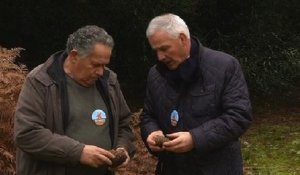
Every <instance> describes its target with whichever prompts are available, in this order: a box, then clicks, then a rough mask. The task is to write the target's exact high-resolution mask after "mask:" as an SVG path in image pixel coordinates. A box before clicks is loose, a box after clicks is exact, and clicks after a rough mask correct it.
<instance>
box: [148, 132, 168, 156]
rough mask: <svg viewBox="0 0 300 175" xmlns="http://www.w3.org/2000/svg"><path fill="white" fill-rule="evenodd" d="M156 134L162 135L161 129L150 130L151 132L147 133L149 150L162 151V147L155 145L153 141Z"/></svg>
mask: <svg viewBox="0 0 300 175" xmlns="http://www.w3.org/2000/svg"><path fill="white" fill-rule="evenodd" d="M156 136H164V134H163V132H162V131H161V130H158V131H154V132H151V134H149V136H148V137H147V143H148V146H149V148H150V149H151V151H153V152H158V151H163V148H161V147H160V146H158V145H156V143H155V140H154V139H155V137H156Z"/></svg>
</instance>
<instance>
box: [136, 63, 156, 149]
mask: <svg viewBox="0 0 300 175" xmlns="http://www.w3.org/2000/svg"><path fill="white" fill-rule="evenodd" d="M153 71H154V70H153V68H152V69H151V70H150V72H149V75H148V80H147V88H146V96H145V99H144V107H143V111H142V113H141V115H140V120H141V123H140V129H141V137H142V139H143V141H144V143H145V145H146V146H147V148H148V144H147V142H146V140H147V137H148V135H149V134H151V133H152V132H153V131H157V130H161V129H160V127H159V125H158V122H157V119H156V117H155V114H154V113H153V105H154V104H153V103H154V102H153V100H152V95H151V89H155V88H152V85H153V84H152V80H153V77H152V74H153ZM149 151H150V149H149Z"/></svg>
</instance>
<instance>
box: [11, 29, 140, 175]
mask: <svg viewBox="0 0 300 175" xmlns="http://www.w3.org/2000/svg"><path fill="white" fill-rule="evenodd" d="M113 45H114V42H113V39H112V37H111V36H110V35H108V34H107V32H106V31H105V30H104V29H102V28H100V27H97V26H84V27H82V28H80V29H78V30H77V31H75V32H74V33H73V34H71V35H70V36H69V38H68V41H67V45H66V50H65V51H60V52H57V53H55V54H53V55H51V57H50V58H49V59H48V60H47V61H46V62H45V63H44V64H41V65H39V66H37V67H36V68H35V69H33V70H32V71H31V72H30V73H29V74H28V76H27V78H26V80H25V83H24V85H23V88H22V90H21V93H20V96H19V99H18V103H17V107H16V114H15V141H16V145H17V168H16V169H17V174H20V175H21V174H22V175H82V174H85V175H99V174H101V175H109V174H112V172H110V171H109V167H110V166H111V165H112V159H114V158H115V156H114V155H113V154H112V153H111V152H110V151H109V150H111V149H116V150H119V151H123V153H124V154H125V155H126V156H127V159H126V161H125V162H124V163H123V164H122V165H121V166H124V165H126V164H127V163H128V161H129V159H130V157H132V156H133V154H134V151H135V148H134V146H133V144H132V141H133V135H132V131H131V129H130V127H129V122H130V116H131V112H130V110H129V108H128V106H127V104H126V101H125V99H124V97H123V94H122V92H121V90H120V85H119V83H118V80H117V76H116V74H115V73H114V72H113V71H111V70H110V69H108V68H107V67H106V65H107V64H108V63H109V61H110V57H111V52H112V49H113Z"/></svg>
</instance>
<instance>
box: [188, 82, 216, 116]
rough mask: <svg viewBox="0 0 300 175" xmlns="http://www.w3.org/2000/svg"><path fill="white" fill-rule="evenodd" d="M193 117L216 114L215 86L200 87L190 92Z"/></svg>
mask: <svg viewBox="0 0 300 175" xmlns="http://www.w3.org/2000/svg"><path fill="white" fill-rule="evenodd" d="M190 96H191V113H192V115H193V117H202V118H203V117H207V116H211V115H214V114H215V113H216V107H215V103H216V100H215V85H214V84H213V85H208V86H205V87H198V88H195V89H192V90H191V91H190Z"/></svg>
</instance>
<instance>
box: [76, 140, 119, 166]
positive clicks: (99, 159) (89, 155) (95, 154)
mask: <svg viewBox="0 0 300 175" xmlns="http://www.w3.org/2000/svg"><path fill="white" fill-rule="evenodd" d="M114 157H115V156H114V155H113V154H112V153H110V152H109V151H107V150H105V149H102V148H99V147H97V146H93V145H85V146H84V148H83V150H82V153H81V156H80V163H82V164H84V165H88V166H91V167H95V168H98V167H99V166H102V165H111V164H112V162H111V160H110V159H112V158H114Z"/></svg>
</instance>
